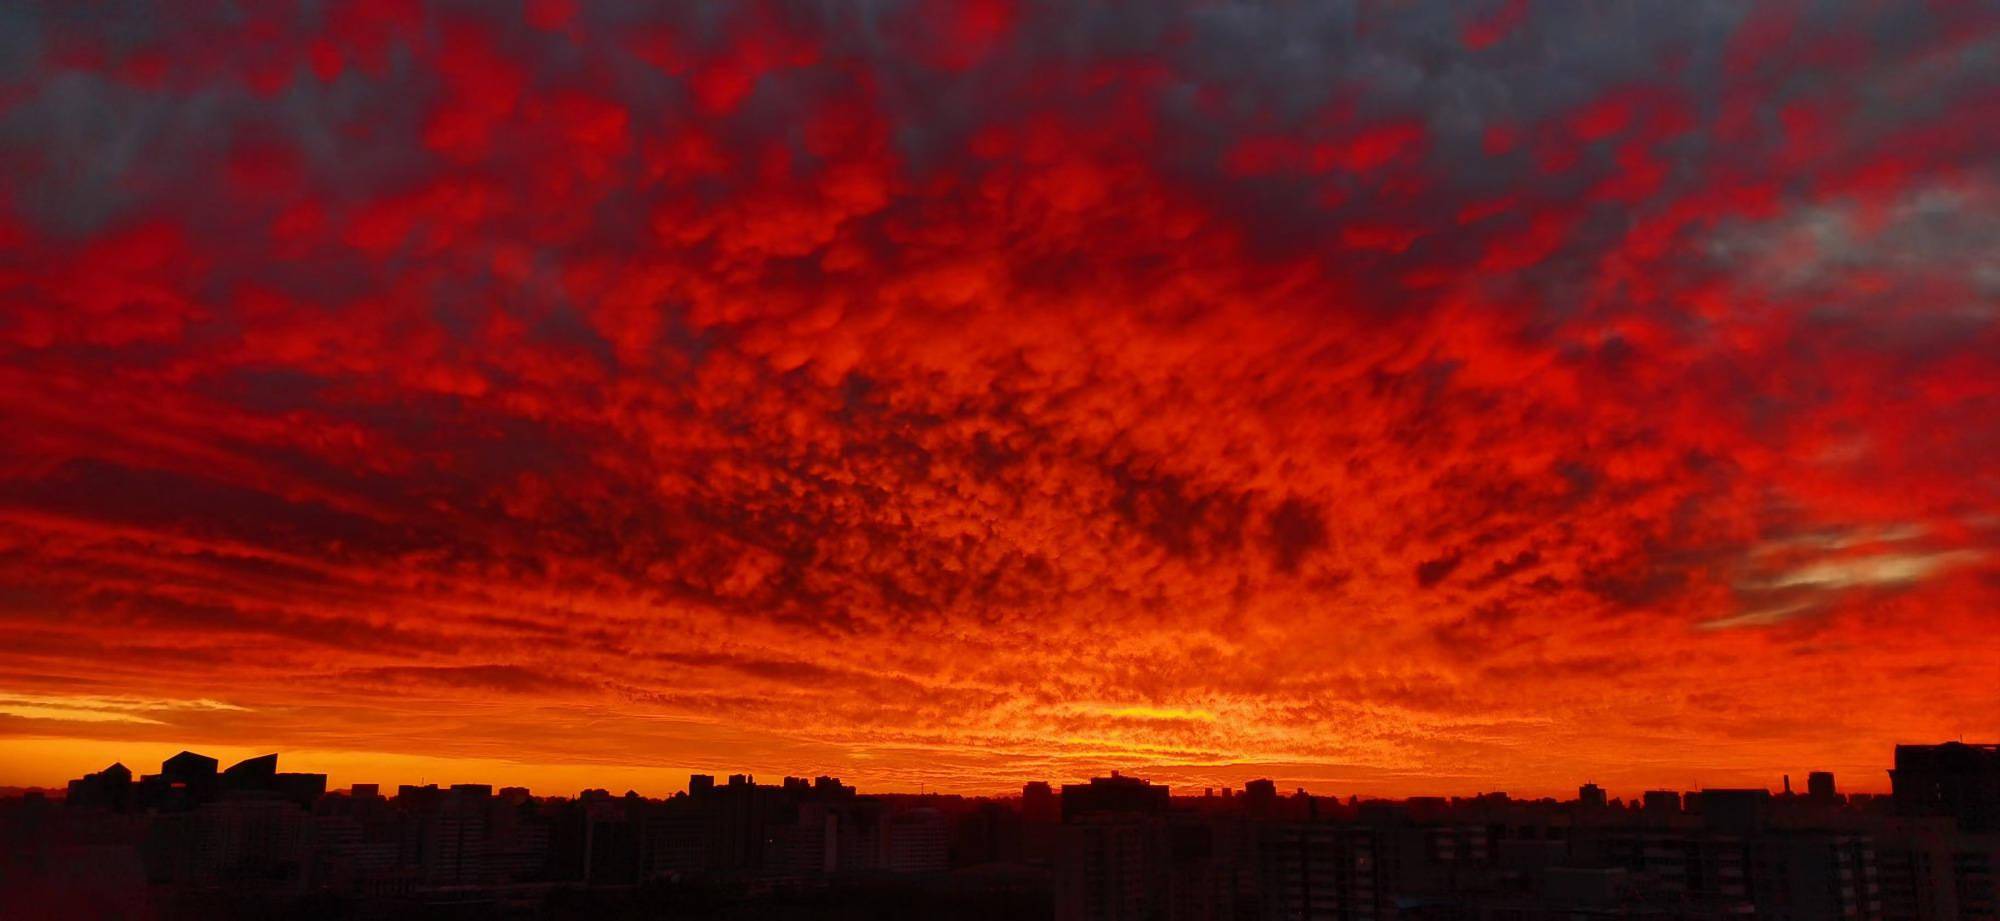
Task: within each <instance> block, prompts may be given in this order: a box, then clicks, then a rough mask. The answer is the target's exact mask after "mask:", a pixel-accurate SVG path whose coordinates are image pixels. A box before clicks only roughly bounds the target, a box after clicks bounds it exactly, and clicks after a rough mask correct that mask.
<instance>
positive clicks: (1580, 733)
mask: <svg viewBox="0 0 2000 921" xmlns="http://www.w3.org/2000/svg"><path fill="white" fill-rule="evenodd" d="M280 6H282V5H280ZM280 6H271V7H260V8H259V12H258V13H257V16H262V17H267V18H256V17H252V18H251V19H249V20H247V21H241V22H239V21H236V20H233V19H232V20H230V21H229V22H227V23H224V22H221V21H220V20H219V19H217V18H216V17H220V16H221V15H222V14H221V13H219V12H217V13H214V14H213V15H211V14H208V13H199V12H191V13H189V14H188V15H186V16H179V17H176V18H173V19H171V20H169V19H165V18H162V20H161V21H159V22H146V23H131V24H126V26H129V28H128V27H126V26H121V27H119V28H112V27H110V26H109V25H106V24H104V23H101V22H97V21H94V20H90V19H87V18H83V17H73V16H62V15H57V14H54V13H37V12H33V11H28V12H23V13H21V14H20V15H21V17H22V18H23V20H24V22H23V24H22V28H21V29H19V30H17V31H16V34H19V35H22V36H27V37H25V38H22V39H21V40H20V42H19V44H20V46H21V47H20V48H19V49H18V50H19V52H20V53H19V54H18V55H15V54H13V53H12V52H11V51H10V54H9V57H14V58H15V59H16V63H14V64H10V65H9V66H8V67H7V68H5V69H0V89H3V90H4V92H0V177H4V178H5V179H6V180H7V181H6V182H0V244H4V245H0V629H4V631H5V633H4V635H5V640H4V641H0V785H58V784H60V783H61V782H62V781H64V780H66V779H68V778H70V777H74V776H77V775H78V774H80V773H81V772H82V771H84V770H95V769H98V768H101V767H103V766H104V765H105V764H107V763H109V762H110V761H112V760H123V761H124V762H125V763H126V764H127V765H128V766H130V767H132V768H133V769H134V770H135V771H137V772H148V771H152V770H156V769H157V763H158V760H159V757H160V756H162V755H163V754H171V753H172V752H174V751H178V750H180V749H183V748H186V749H193V750H197V751H203V752H205V753H208V754H211V755H214V756H216V757H219V758H222V759H224V760H225V761H228V760H231V759H232V758H235V757H237V756H240V755H248V754H261V753H264V752H269V751H276V752H279V753H280V754H281V757H282V759H283V760H282V762H281V763H282V764H283V765H284V766H285V767H286V769H290V770H307V771H325V772H327V773H329V774H330V775H332V781H333V784H334V785H335V786H345V785H346V784H349V783H354V782H376V783H382V784H385V785H393V784H395V783H403V782H418V781H422V780H430V781H436V782H444V783H450V782H481V783H492V784H494V785H496V786H499V785H525V786H530V787H532V788H535V789H536V790H537V792H544V793H573V792H575V791H576V790H577V789H581V788H584V787H604V788H609V789H614V790H616V791H619V792H622V790H624V789H627V788H630V789H637V790H639V791H641V792H645V793H667V792H671V791H673V790H677V789H680V788H682V787H683V786H684V784H685V782H686V775H687V774H688V773H690V772H701V773H714V774H729V773H738V772H742V773H754V774H756V775H758V777H759V778H760V779H775V778H776V777H779V776H783V775H787V774H790V775H806V776H811V775H818V774H831V775H835V776H839V777H841V778H842V779H844V780H845V781H847V782H850V783H855V784H858V785H859V786H861V787H862V788H863V789H866V790H915V789H918V788H919V787H921V788H923V789H930V790H940V791H952V792H971V793H993V792H1004V791H1009V790H1018V789H1019V786H1020V784H1021V783H1022V782H1024V781H1028V780H1037V779H1040V780H1051V781H1055V782H1063V781H1066V780H1067V781H1074V780H1076V779H1079V778H1083V777H1087V776H1091V775H1094V774H1101V773H1104V772H1106V771H1109V770H1112V769H1117V770H1121V771H1125V772H1129V773H1132V774H1138V775H1142V776H1147V777H1149V778H1151V779H1154V780H1158V781H1161V782H1165V783H1168V784H1170V785H1173V786H1175V787H1176V788H1189V787H1192V788H1197V789H1198V788H1200V787H1202V786H1217V787H1220V786H1240V785H1241V784H1242V782H1243V781H1245V780H1248V779H1253V778H1259V777H1269V778H1273V779H1275V780H1277V782H1278V783H1279V785H1280V787H1281V788H1284V789H1290V788H1293V787H1304V788H1306V789H1309V790H1312V791H1313V792H1317V793H1327V794H1338V795H1347V794H1350V793H1358V794H1361V795H1376V796H1401V795H1410V794H1425V793H1446V794H1469V793H1474V792H1479V791H1492V790H1505V791H1507V792H1510V793H1513V794H1516V795H1562V796H1566V795H1572V794H1573V793H1574V791H1575V789H1576V786H1577V785H1578V784H1579V783H1581V782H1584V781H1594V782H1596V783H1598V784H1600V785H1602V786H1604V787H1606V788H1608V789H1609V790H1611V791H1612V792H1613V793H1614V794H1617V795H1628V796H1629V795H1632V794H1636V793H1637V792H1638V791H1640V790H1643V789H1647V788H1660V787H1665V788H1672V789H1690V788H1694V787H1696V786H1699V785H1703V784H1706V785H1709V786H1775V785H1776V784H1777V783H1778V778H1779V776H1780V775H1783V774H1791V775H1793V777H1794V778H1795V779H1798V778H1802V777H1803V776H1804V774H1805V773H1806V772H1807V771H1811V770H1832V771H1834V772H1835V773H1836V774H1837V776H1838V777H1839V778H1840V782H1841V785H1842V787H1843V788H1844V789H1846V790H1849V791H1877V790H1881V789H1883V788H1884V787H1885V786H1886V774H1885V773H1884V772H1885V770H1886V769H1887V767H1888V766H1889V762H1890V757H1891V748H1892V746H1894V745H1895V744H1897V743H1899V742H1935V741H1940V740H1944V739H1951V738H1960V737H1964V738H1967V739H1987V738H2000V699H1996V697H1995V694H1994V683H1993V682H1994V677H1995V666H1994V663H1995V662H1996V661H2000V468H1996V466H1995V464H1994V459H1995V458H1996V457H2000V310H1996V306H1995V305H1996V304H1997V303H2000V265H1996V263H1995V261H1994V258H1993V253H1995V252H2000V219H1997V218H1996V217H1995V216H1996V215H2000V171H1996V169H1995V166H1996V165H1997V164H2000V154H1996V151H2000V94H1996V92H1995V90H1994V84H1993V82H1992V81H1991V80H1990V64H1988V65H1986V69H1985V72H1982V69H1981V61H1983V60H1985V59H1986V58H1990V56H1991V54H1990V53H1991V50H1992V48H1993V47H1994V46H1995V44H1996V43H2000V17H1996V16H1993V15H1992V14H1991V13H1990V12H1987V11H1984V10H1981V9H1979V8H1978V5H1977V4H1966V5H1963V6H1953V5H1950V4H1938V5H1936V6H1935V8H1927V9H1925V10H1908V9H1904V10H1897V9H1881V8H1875V7H1869V6H1867V5H1865V4H1859V3H1855V4H1843V3H1832V4H1825V5H1822V6H1816V7H1814V9H1813V10H1811V11H1780V10H1778V9H1777V8H1775V7H1773V8H1769V9H1766V8H1757V9H1755V10H1752V9H1750V8H1748V7H1747V6H1746V7H1742V8H1739V7H1736V6H1731V5H1725V6H1726V7H1727V8H1728V10H1729V12H1728V13H1727V14H1726V15H1723V14H1715V15H1706V14H1697V13H1696V12H1688V13H1687V14H1686V17H1685V19H1683V18H1681V15H1680V14H1678V13H1674V14H1662V15H1661V16H1660V17H1658V21H1648V22H1644V23H1641V22H1637V21H1628V19H1621V18H1619V17H1618V16H1615V15H1612V14H1611V13H1609V12H1606V13H1605V15H1604V16H1602V17H1595V18H1593V17H1589V16H1562V15H1557V14H1552V13H1549V12H1547V11H1536V10H1530V9H1528V8H1527V7H1526V6H1525V5H1514V4H1485V5H1483V6H1482V7H1481V8H1482V9H1485V7H1492V9H1486V10H1485V14H1484V15H1470V16H1468V15H1467V14H1466V13H1465V12H1463V11H1460V10H1457V9H1450V10H1449V11H1445V10H1446V8H1455V7H1457V6H1459V5H1457V4H1421V3H1416V4H1384V5H1369V4H1362V5H1361V6H1360V8H1359V10H1358V11H1349V12H1350V13H1351V14H1352V15H1342V16H1335V15H1333V14H1332V13H1329V12H1316V11H1313V10H1308V9H1290V8H1255V9H1249V8H1246V9H1238V10H1234V11H1227V10H1224V11H1218V10H1216V9H1215V8H1214V7H1213V5H1209V4H1178V3H1161V4H1136V5H1134V6H1135V7H1138V8H1135V9H1131V10H1122V11H1121V12H1120V14H1119V15H1120V17H1121V18H1120V19H1119V21H1118V22H1117V23H1115V24H1110V23H1106V22H1103V21H1099V20H1100V18H1101V13H1093V12H1091V11H1088V10H1069V9H1066V8H1065V5H1062V4H1033V3H1018V4H1016V3H1004V2H1003V3H976V4H965V3H949V2H944V3H932V2H890V3H884V4H879V5H874V4H871V5H864V6H865V7H866V9H867V10H869V11H872V12H869V13H868V14H867V15H863V14H862V13H860V12H855V11H848V12H837V11H834V10H836V9H837V8H839V7H840V6H841V5H838V4H835V5H831V6H815V5H809V4H787V3H729V4H719V5H714V6H708V5H704V4H670V5H667V6H670V7H673V8H674V9H673V10H672V11H670V12H665V13H661V12H656V11H648V10H645V9H641V5H638V4H624V3H613V2H605V3H582V4H545V3H530V4H528V7H529V15H527V16H526V17H525V18H522V19H518V20H517V19H515V18H511V17H510V16H509V15H503V14H502V13H500V12H497V11H493V10H485V11H482V10H481V9H480V8H478V5H473V6H472V7H471V8H468V7H467V6H466V5H453V4H442V3H426V2H420V0H376V2H366V3H351V4H334V5H332V7H331V8H330V9H328V10H326V11H324V15H321V13H320V12H318V11H315V12H313V13H312V14H311V15H306V14H305V13H303V12H299V13H297V14H296V15H294V14H292V13H281V12H275V11H277V10H279V9H280ZM1307 6H1311V5H1307ZM1476 6H1478V5H1476ZM1691 6H1693V5H1691ZM508 9H510V10H511V9H512V6H511V5H509V6H508ZM315 10H316V8H315ZM1475 12H1476V11H1475ZM1712 12H1713V11H1711V13H1712ZM1223 13H1229V15H1223ZM1503 13H1504V15H1503ZM29 19H32V20H34V21H33V22H32V23H29V22H26V20H29ZM1113 25H1115V26H1116V27H1115V28H1113V27H1112V26H1113ZM29 26H32V28H30V27H29ZM217 36H228V37H227V38H222V39H218V38H217ZM1316 43H1317V44H1316ZM1357 43H1362V44H1365V46H1366V49H1367V51H1368V53H1367V54H1355V53H1352V52H1353V51H1354V48H1353V47H1351V46H1354V45H1356V44H1357ZM1321 44H1323V45H1324V47H1321V46H1320V45H1321ZM1279 46H1283V47H1285V48H1290V49H1292V51H1287V52H1286V53H1284V54H1272V53H1270V49H1272V48H1274V47H1279ZM1610 49H1616V51H1615V52H1614V51H1612V50H1610ZM1294 52H1296V53H1294ZM1982 54H1983V55H1985V57H1984V58H1983V57H1982Z"/></svg>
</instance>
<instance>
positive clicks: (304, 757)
mask: <svg viewBox="0 0 2000 921" xmlns="http://www.w3.org/2000/svg"><path fill="white" fill-rule="evenodd" d="M1958 741H1959V742H1960V744H1966V745H1971V746H1973V747H1976V748H1994V747H1996V746H1994V745H1982V744H1980V743H1965V742H1963V740H1958ZM1907 744H1910V745H1915V744H1919V743H1907ZM1898 747H1903V746H1898ZM218 752H219V753H220V754H218ZM142 753H143V754H144V757H122V758H118V759H117V760H115V761H113V762H110V763H108V764H97V765H95V767H94V768H92V769H90V770H85V771H78V772H71V774H70V775H69V776H66V777H64V778H62V781H61V782H55V783H48V784H37V785H13V786H12V789H14V790H16V791H17V792H25V791H34V790H40V791H45V792H54V793H60V791H61V790H62V789H63V786H64V783H66V782H68V781H71V780H74V779H76V777H78V776H83V775H87V774H94V773H97V772H98V771H100V770H103V769H105V768H107V767H110V766H112V765H117V766H123V767H125V768H127V769H129V770H130V771H131V772H132V774H133V776H134V777H138V776H139V775H140V774H141V773H143V770H142V769H143V767H144V766H145V765H148V764H155V763H161V762H165V761H167V760H168V759H169V758H172V757H175V756H185V755H190V754H192V755H199V756H202V757H204V758H211V759H212V760H215V761H217V762H218V764H220V765H224V766H226V765H228V764H231V763H243V762H255V761H258V760H260V759H264V758H269V757H272V756H276V757H280V758H282V759H283V760H284V762H285V765H286V766H287V767H288V768H291V769H299V770H304V771H307V772H309V773H313V774H316V775H318V776H321V777H324V778H326V783H325V787H324V789H325V790H326V792H329V793H335V792H347V791H349V789H350V788H351V787H352V786H354V785H355V784H360V785H362V786H365V787H368V788H371V789H381V790H393V789H395V788H397V787H401V786H412V787H423V786H432V787H450V786H453V785H459V784H473V785H483V786H490V787H493V788H495V789H498V788H502V787H508V788H519V789H524V790H527V791H528V792H530V793H532V794H534V795H536V796H555V797H568V796H575V795H577V794H578V793H580V792H582V791H586V790H608V791H610V792H611V793H613V794H623V793H626V792H634V793H638V794H639V795H641V796H646V797H654V798H658V797H671V796H673V795H675V794H679V793H686V792H688V791H689V780H690V778H693V777H705V778H708V779H709V780H711V781H715V780H718V779H721V778H727V777H731V776H742V777H744V778H746V779H748V780H749V782H752V783H763V784H767V785H772V784H776V783H778V782H779V781H780V780H783V781H790V780H794V779H798V778H807V779H811V778H815V777H820V778H823V777H829V776H832V777H833V778H834V779H835V780H849V779H850V778H844V777H838V776H834V775H829V774H827V773H825V772H816V771H812V770H801V769H797V768H794V769H792V770H776V771H769V772H766V771H759V770H753V769H750V768H747V767H745V766H742V765H735V766H729V765H723V766H719V767H709V768H706V769H704V770H690V771H687V772H685V773H682V774H680V775H679V776H680V777H681V783H680V784H679V785H678V786H670V787H667V788H659V787H652V788H644V789H642V788H640V787H636V786H627V785H622V784H618V783H609V782H597V783H585V784H583V785H581V786H577V787H575V788H573V789H571V788H550V789H537V788H535V787H533V786H532V785H529V784H525V783H507V782H500V780H501V779H502V778H506V777H509V776H514V775H511V774H509V773H508V772H506V771H505V770H504V768H503V769H502V770H501V771H500V773H499V774H498V775H497V776H489V777H475V776H456V775H454V776H439V777H432V776H418V777H415V778H409V777H404V776H401V775H397V774H395V773H393V772H390V773H388V774H386V775H384V776H382V777H379V778H377V777H365V776H360V775H359V774H358V773H352V774H344V773H334V772H331V771H327V770H322V768H324V767H325V765H324V764H322V763H320V762H318V761H316V760H315V759H314V756H313V753H312V752H297V751H272V750H270V749H269V748H258V747H255V746H251V747H247V748H240V749H239V748H236V747H223V748H219V749H211V748H207V747H202V746H194V747H188V746H175V745H166V746H164V747H161V748H157V749H154V748H145V749H135V750H132V751H131V754H134V755H139V754H142ZM156 753H164V754H160V755H159V757H153V755H154V754H156ZM335 763H336V764H337V763H339V761H338V759H337V760H336V761H335ZM497 763H501V764H504V762H497ZM607 767H609V768H612V769H611V770H606V768H607ZM616 767H617V766H615V765H591V764H576V765H567V766H565V767H564V771H565V772H566V774H574V775H575V776H578V777H590V776H596V777H599V778H607V777H610V778H615V777H625V776H628V775H627V774H626V773H625V772H624V771H620V770H617V769H616ZM343 770H345V771H349V772H353V771H357V770H361V769H357V768H345V769H343ZM640 770H641V771H642V772H643V774H644V776H647V777H655V776H660V775H661V774H662V771H661V770H660V769H655V768H644V769H640ZM1815 773H1824V774H1827V775H1828V776H1830V777H1835V778H1838V779H1839V781H1840V790H1841V793H1842V794H1843V795H1847V794H1857V795H1862V796H1886V795H1888V794H1889V792H1890V784H1889V783H1888V781H1887V778H1888V777H1889V776H1890V774H1891V768H1890V767H1889V766H1888V765H1887V764H1886V763H1885V764H1884V765H1883V766H1881V767H1880V769H1879V770H1877V771H1875V772H1874V774H1873V775H1863V776H1855V775H1842V774H1838V773H1836V772H1833V771H1826V770H1824V769H1823V768H1822V767H1819V766H1810V767H1802V768H1800V769H1798V770H1793V771H1789V772H1786V773H1783V774H1780V775H1778V776H1777V777H1776V778H1774V779H1772V780H1771V782H1769V783H1762V784H1760V783H1720V784H1717V783H1703V782H1701V781H1699V780H1696V781H1694V782H1692V783H1689V784H1685V785H1681V786H1673V785H1661V786H1653V787H1648V788H1645V789H1638V788H1634V789H1631V790H1621V789H1618V788H1615V787H1611V786H1608V785H1606V784H1604V783H1601V782H1600V781H1599V780H1598V779H1596V778H1591V777H1579V778H1577V779H1576V780H1575V781H1574V782H1573V783H1571V784H1569V785H1568V786H1567V787H1566V788H1562V789H1554V790H1546V791H1543V790H1536V791H1530V792H1525V793H1524V792H1522V791H1520V790H1510V789H1507V788H1505V787H1498V788H1493V789H1484V788H1482V789H1477V790H1457V789H1447V788H1444V787H1437V788H1432V789H1426V790H1418V791H1415V792H1410V793H1408V794H1405V795H1400V796H1392V795H1387V794H1380V793H1377V792H1374V791H1366V790H1363V789H1361V788H1354V789H1347V790H1340V789H1333V788H1330V787H1327V786H1325V785H1324V784H1314V783H1310V782H1294V781H1292V780H1289V779H1287V778H1284V777H1272V776H1264V775H1258V776H1252V777H1246V778H1245V779H1244V780H1242V781H1238V782H1236V783H1235V784H1233V785H1232V784H1226V783H1215V782H1208V783H1203V782H1198V781H1194V782H1184V783H1170V782H1168V781H1166V780H1164V779H1162V775H1156V774H1153V773H1151V772H1148V771H1146V770H1143V769H1135V768H1132V767H1129V766H1128V767H1106V768H1104V769H1103V770H1100V771H1096V772H1090V773H1086V774H1081V775H1077V776H1074V777H1070V776H1049V777H1036V778H1032V779H1030V780H1027V781H1025V782H1024V783H1027V784H1034V783H1044V784H1049V785H1053V786H1056V787H1060V786H1062V785H1064V784H1070V783H1084V782H1086V781H1088V780H1090V779H1091V778H1093V777H1107V776H1108V777H1120V776H1123V777H1128V778H1137V779H1140V780H1144V781H1146V782H1148V783H1151V784H1154V785H1156V786H1160V787H1163V788H1166V789H1169V790H1171V791H1172V793H1173V795H1174V796H1176V797H1182V796H1198V795H1201V794H1202V791H1207V792H1208V793H1210V794H1216V793H1220V792H1222V791H1225V790H1236V791H1237V792H1239V793H1240V792H1241V790H1242V789H1243V788H1244V786H1245V785H1246V784H1249V783H1269V784H1275V785H1276V788H1277V790H1278V791H1279V793H1280V794H1281V795H1287V796H1289V795H1291V794H1293V793H1305V794H1308V795H1311V796H1315V797H1331V798H1334V799H1343V798H1346V797H1347V796H1350V795H1354V796H1363V797H1365V798H1370V799H1386V800H1396V799H1403V798H1407V797H1414V798H1418V799H1423V798H1436V797H1447V798H1470V797H1478V796H1490V795H1494V794H1501V795H1507V796H1512V797H1515V798H1518V799H1528V800H1534V799H1555V800H1559V801H1560V800H1566V799H1574V798H1575V794H1576V793H1577V791H1578V789H1579V788H1581V787H1584V786H1589V787H1591V788H1594V789H1599V790H1601V791H1602V792H1603V793H1604V795H1605V796H1606V797H1607V798H1608V799H1611V800H1625V801H1627V802H1630V803H1634V804H1637V803H1638V802H1639V800H1640V795H1641V794H1643V793H1646V792H1652V791H1656V790H1661V789H1671V790H1675V791H1677V792H1693V791H1699V790H1702V789H1704V788H1709V789H1763V790H1770V791H1772V792H1779V791H1788V790H1789V789H1791V788H1790V787H1788V786H1787V785H1792V786H1795V787H1796V789H1797V790H1798V791H1799V792H1801V793H1803V792H1804V790H1805V781H1806V778H1807V777H1809V776H1811V775H1812V774H1815ZM1874 775H1879V777H1880V779H1879V781H1878V779H1877V778H1876V777H1875V776H1874ZM758 778H762V780H758ZM1864 778H1865V779H1864ZM854 786H855V788H856V789H859V790H860V791H861V792H862V793H863V794H864V795H875V794H880V795H894V796H918V795H925V794H935V795H948V796H968V797H1003V798H1004V797H1008V796H1019V795H1020V792H1021V787H1022V786H1023V784H1021V783H1015V784H1008V783H1005V782H1001V781H989V782H988V783H986V784H984V785H981V786H979V787H976V788H966V789H935V790H930V789H886V788H870V787H866V786H864V785H860V784H855V785H854ZM1565 793H1567V794H1568V796H1565V795H1564V794H1565Z"/></svg>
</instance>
